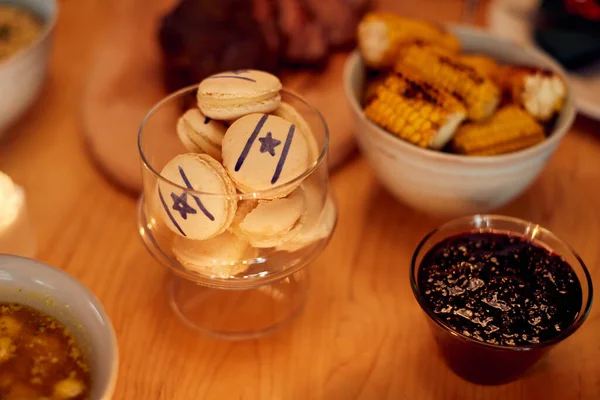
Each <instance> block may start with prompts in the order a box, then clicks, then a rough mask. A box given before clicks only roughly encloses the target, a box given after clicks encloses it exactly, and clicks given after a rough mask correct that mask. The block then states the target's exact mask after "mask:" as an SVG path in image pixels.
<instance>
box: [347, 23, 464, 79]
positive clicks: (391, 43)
mask: <svg viewBox="0 0 600 400" xmlns="http://www.w3.org/2000/svg"><path fill="white" fill-rule="evenodd" d="M415 42H420V43H427V44H431V45H435V46H438V47H440V48H444V49H447V50H448V51H450V52H458V51H460V42H459V41H458V39H457V38H456V37H455V36H454V35H453V34H451V33H449V32H447V31H445V30H444V29H443V28H441V27H439V26H437V25H434V24H431V23H428V22H424V21H416V20H413V19H408V18H404V17H400V16H398V15H394V14H388V13H369V14H367V15H366V16H365V17H364V18H363V19H362V21H361V22H360V24H359V26H358V46H359V48H360V50H361V53H362V55H363V58H364V59H365V62H366V64H367V65H368V66H369V67H371V68H378V69H381V68H389V67H392V66H393V65H394V61H395V60H396V56H397V54H398V51H399V50H400V48H402V47H403V46H406V45H408V44H412V43H415Z"/></svg>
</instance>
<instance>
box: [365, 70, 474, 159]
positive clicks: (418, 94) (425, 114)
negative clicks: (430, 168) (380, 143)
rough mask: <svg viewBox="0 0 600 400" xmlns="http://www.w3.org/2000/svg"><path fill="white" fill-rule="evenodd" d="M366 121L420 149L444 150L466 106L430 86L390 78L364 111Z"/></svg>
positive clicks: (397, 76) (398, 78)
mask: <svg viewBox="0 0 600 400" xmlns="http://www.w3.org/2000/svg"><path fill="white" fill-rule="evenodd" d="M365 114H366V116H367V118H369V119H370V120H371V121H373V122H375V123H376V124H377V125H379V126H381V127H382V128H384V129H387V130H388V131H390V132H391V133H393V134H395V135H396V136H398V137H400V138H402V139H404V140H406V141H408V142H411V143H413V144H415V145H417V146H420V147H429V148H433V149H441V148H442V147H444V146H445V145H446V143H448V141H449V140H450V139H451V138H452V135H453V134H454V132H455V131H456V128H457V127H458V125H460V123H461V122H462V121H463V120H464V118H465V114H466V111H465V109H464V106H463V105H462V104H461V103H460V102H459V101H458V100H457V99H456V98H455V97H454V96H452V95H451V94H449V93H447V92H445V91H440V90H437V89H434V88H433V87H431V86H430V85H428V84H426V83H422V82H418V81H416V80H413V79H408V78H406V77H404V76H401V75H394V74H392V75H390V76H389V77H388V78H387V79H386V80H385V82H384V83H383V84H382V85H380V86H379V87H378V88H377V89H376V94H375V96H374V98H373V99H372V101H371V102H370V103H369V104H368V105H367V107H366V109H365Z"/></svg>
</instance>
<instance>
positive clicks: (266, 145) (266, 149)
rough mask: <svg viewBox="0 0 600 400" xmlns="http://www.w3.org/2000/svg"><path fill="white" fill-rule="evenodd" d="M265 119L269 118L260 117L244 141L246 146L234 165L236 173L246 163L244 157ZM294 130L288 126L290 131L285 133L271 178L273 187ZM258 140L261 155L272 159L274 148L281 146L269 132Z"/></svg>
mask: <svg viewBox="0 0 600 400" xmlns="http://www.w3.org/2000/svg"><path fill="white" fill-rule="evenodd" d="M267 118H269V116H268V115H266V114H265V115H263V116H262V117H260V120H258V123H257V124H256V127H255V128H254V131H252V134H251V135H250V137H249V138H248V140H247V141H246V145H245V146H244V149H243V150H242V153H241V154H240V156H239V157H238V160H237V162H236V163H235V172H238V171H239V170H240V169H241V168H242V165H244V161H246V157H248V153H250V149H251V148H252V145H253V144H254V142H255V141H256V138H257V137H258V135H259V133H260V130H261V129H262V127H263V125H264V124H265V122H266V121H267ZM295 130H296V126H295V125H290V129H289V131H288V133H287V137H286V138H285V144H284V145H283V150H282V151H281V155H280V156H279V161H278V162H277V166H276V167H275V173H274V174H273V178H271V185H274V184H275V183H277V181H278V180H279V177H280V175H281V171H282V170H283V166H284V165H285V160H286V159H287V155H288V153H289V151H290V146H291V145H292V140H293V139H294V131H295ZM258 140H259V142H260V143H261V146H260V152H261V153H269V154H270V155H271V156H273V157H274V156H275V147H277V146H279V145H280V144H281V141H280V140H277V139H274V138H273V137H272V134H271V132H267V134H266V135H265V137H264V138H259V139H258ZM271 151H272V152H271Z"/></svg>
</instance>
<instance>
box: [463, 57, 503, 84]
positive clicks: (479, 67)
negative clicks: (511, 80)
mask: <svg viewBox="0 0 600 400" xmlns="http://www.w3.org/2000/svg"><path fill="white" fill-rule="evenodd" d="M458 60H459V61H460V62H461V63H463V64H466V65H468V66H469V67H471V68H473V69H474V70H475V71H477V72H478V73H479V74H481V75H483V76H485V77H487V78H488V79H491V80H492V81H494V80H495V79H496V76H497V75H498V71H499V70H500V66H499V65H498V63H497V62H496V60H494V59H492V58H490V57H487V56H484V55H482V54H463V55H460V56H459V57H458Z"/></svg>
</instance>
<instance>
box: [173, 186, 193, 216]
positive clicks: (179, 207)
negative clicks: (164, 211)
mask: <svg viewBox="0 0 600 400" xmlns="http://www.w3.org/2000/svg"><path fill="white" fill-rule="evenodd" d="M171 199H172V200H173V207H172V208H173V210H175V211H177V212H179V215H181V218H183V219H187V216H188V214H196V212H197V211H196V210H195V209H194V208H192V207H191V206H190V205H189V204H188V202H187V193H185V192H184V193H182V194H181V196H177V195H176V194H175V193H171Z"/></svg>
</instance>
